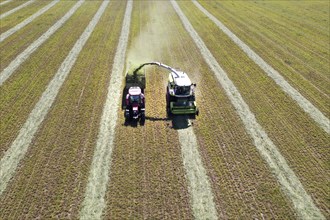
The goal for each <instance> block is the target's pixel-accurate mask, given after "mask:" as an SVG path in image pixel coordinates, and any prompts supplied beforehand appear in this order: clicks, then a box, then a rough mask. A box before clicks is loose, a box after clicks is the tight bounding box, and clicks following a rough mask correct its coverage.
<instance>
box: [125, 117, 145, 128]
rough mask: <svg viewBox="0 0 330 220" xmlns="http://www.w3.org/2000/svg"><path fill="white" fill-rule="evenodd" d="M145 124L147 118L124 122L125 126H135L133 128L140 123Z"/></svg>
mask: <svg viewBox="0 0 330 220" xmlns="http://www.w3.org/2000/svg"><path fill="white" fill-rule="evenodd" d="M144 124H145V120H141V119H140V120H125V122H124V126H130V127H133V128H136V127H138V126H139V125H140V126H144Z"/></svg>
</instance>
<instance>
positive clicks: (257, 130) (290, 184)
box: [171, 1, 324, 219]
mask: <svg viewBox="0 0 330 220" xmlns="http://www.w3.org/2000/svg"><path fill="white" fill-rule="evenodd" d="M171 3H172V5H173V7H174V9H175V11H176V12H177V14H178V15H179V17H180V19H181V21H182V23H183V24H184V26H185V28H186V30H187V31H188V32H189V34H190V35H191V37H192V38H193V40H194V42H195V44H196V45H197V47H198V48H199V49H200V51H201V53H202V55H203V57H204V59H205V61H206V62H207V63H208V65H209V66H210V68H211V69H212V71H213V72H214V73H215V75H216V77H217V79H218V81H219V83H220V84H221V85H222V87H223V88H224V90H225V91H226V93H227V95H228V97H229V98H230V100H231V102H232V104H233V105H234V106H235V108H236V110H237V113H238V114H239V116H240V118H241V120H242V121H243V123H244V125H245V127H246V130H247V131H248V133H249V134H250V135H251V137H252V138H253V140H254V143H255V146H256V147H257V149H258V150H259V152H260V154H261V156H262V157H264V159H265V160H266V161H267V163H268V164H269V166H270V168H271V169H272V171H273V173H274V174H275V175H276V177H277V178H278V180H279V182H280V183H281V185H282V187H283V191H284V192H285V193H286V194H287V195H288V197H289V198H290V199H291V201H292V202H293V204H294V207H295V209H296V211H297V213H298V214H299V216H301V217H302V218H321V219H324V216H323V215H322V213H321V212H320V210H319V209H318V208H317V207H316V206H315V204H314V202H313V200H312V198H311V197H310V196H309V195H308V194H307V193H306V191H305V190H304V188H303V186H302V184H301V182H300V181H299V179H298V178H297V177H296V175H295V173H294V172H293V171H292V170H291V168H290V167H289V166H288V164H287V162H286V160H285V158H284V157H283V156H282V155H281V154H280V152H279V151H278V150H277V147H276V146H275V145H274V144H273V142H272V141H271V140H270V139H269V137H268V135H267V133H266V132H265V131H264V129H263V128H262V127H261V126H260V125H259V123H258V122H257V121H256V118H255V116H254V114H253V113H252V112H251V111H250V108H249V106H248V105H247V104H246V103H245V101H244V100H243V98H242V97H241V95H240V93H239V91H238V90H237V88H236V87H235V85H234V84H233V83H232V81H231V80H230V79H229V78H228V76H227V74H226V72H225V71H224V70H223V69H222V68H221V67H220V65H219V64H218V62H217V61H216V59H215V58H214V57H213V55H212V54H211V52H210V51H209V50H208V49H207V47H206V45H205V43H204V42H203V40H202V39H201V38H200V37H199V35H198V34H197V32H196V31H195V30H194V28H193V27H192V25H191V24H190V22H189V20H188V19H187V17H186V16H185V15H184V14H183V12H182V11H181V9H180V7H179V6H178V4H177V3H176V2H174V1H171Z"/></svg>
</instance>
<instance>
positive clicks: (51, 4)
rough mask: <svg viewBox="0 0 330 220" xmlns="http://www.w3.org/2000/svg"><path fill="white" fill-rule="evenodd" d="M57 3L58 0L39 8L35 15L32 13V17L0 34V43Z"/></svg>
mask: <svg viewBox="0 0 330 220" xmlns="http://www.w3.org/2000/svg"><path fill="white" fill-rule="evenodd" d="M58 2H59V0H54V1H51V2H50V3H49V4H47V5H46V6H45V7H43V8H41V9H40V10H38V11H37V12H36V13H34V14H33V15H31V16H30V17H28V18H27V19H25V20H24V21H22V22H21V23H19V24H17V25H15V26H14V27H12V28H10V29H9V30H7V31H6V32H4V33H2V34H1V35H0V43H1V42H2V41H4V40H5V39H7V38H8V37H10V36H11V35H12V34H14V33H15V32H17V31H19V30H20V29H22V28H23V27H25V26H26V25H28V24H29V23H31V22H32V21H33V20H34V19H36V18H37V17H39V16H40V15H42V14H43V13H45V12H46V11H48V10H49V9H50V8H52V7H53V6H54V5H56V4H57V3H58Z"/></svg>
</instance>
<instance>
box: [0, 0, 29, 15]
mask: <svg viewBox="0 0 330 220" xmlns="http://www.w3.org/2000/svg"><path fill="white" fill-rule="evenodd" d="M34 1H35V0H30V1H27V2H25V3H24V4H22V5H20V6H18V7H16V8H14V9H12V10H10V11H7V12H6V13H3V14H2V15H0V19H3V18H5V17H7V16H9V15H11V14H13V13H15V12H16V11H18V10H21V9H22V8H25V7H26V6H28V5H30V4H31V3H33V2H34ZM3 3H4V2H3ZM3 3H2V4H3Z"/></svg>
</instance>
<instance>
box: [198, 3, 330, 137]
mask: <svg viewBox="0 0 330 220" xmlns="http://www.w3.org/2000/svg"><path fill="white" fill-rule="evenodd" d="M193 3H194V4H195V5H196V7H197V8H198V9H199V10H201V11H202V12H203V13H204V14H205V15H206V16H207V17H208V18H209V19H211V20H212V21H213V22H214V23H215V24H216V25H217V26H218V27H219V28H220V29H221V30H222V31H223V32H224V33H225V34H226V35H227V36H228V37H229V38H230V39H231V40H232V41H233V42H234V43H235V44H236V45H237V46H239V47H240V48H241V49H242V50H243V51H244V52H245V53H246V55H248V57H249V58H250V59H251V60H253V61H254V62H255V63H256V64H257V65H258V66H259V67H260V68H261V69H262V70H263V71H265V73H267V75H268V76H269V77H271V78H272V79H273V80H274V81H275V82H276V84H277V85H279V86H280V87H281V88H282V90H283V91H284V92H285V93H286V94H288V95H289V96H290V97H291V98H292V99H293V100H295V101H296V102H297V103H298V105H299V106H300V107H301V108H302V109H303V110H304V111H305V112H306V113H308V114H309V115H310V117H311V118H313V120H314V121H315V122H316V123H317V124H318V125H319V126H320V127H321V128H322V129H323V130H324V131H325V132H327V133H328V134H329V133H330V120H329V119H328V118H327V117H326V116H325V115H324V114H323V113H322V112H321V111H320V110H319V109H317V108H316V107H315V106H314V105H313V104H312V103H311V102H310V101H308V100H307V99H306V98H305V97H303V96H302V95H301V94H300V93H299V92H298V91H297V90H296V89H295V88H293V87H292V86H291V85H290V84H289V83H288V82H287V81H286V80H285V79H284V77H283V76H282V75H281V74H280V73H279V72H277V71H276V70H275V69H274V68H273V67H271V66H270V65H269V64H268V63H266V61H264V60H263V59H262V58H261V57H260V56H259V55H258V54H256V53H255V52H254V51H253V50H252V49H251V48H250V47H249V46H248V45H246V44H245V43H244V42H243V41H241V40H240V39H239V38H238V37H237V36H236V35H235V34H234V33H233V32H231V31H230V30H229V29H228V28H227V27H226V26H225V25H223V24H222V23H221V22H220V21H219V20H218V19H217V18H216V17H214V16H213V15H212V14H211V13H209V12H208V11H207V10H206V9H205V8H203V6H201V5H200V4H199V3H198V2H197V1H196V0H193Z"/></svg>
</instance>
